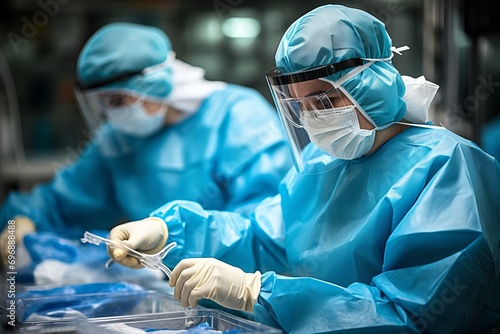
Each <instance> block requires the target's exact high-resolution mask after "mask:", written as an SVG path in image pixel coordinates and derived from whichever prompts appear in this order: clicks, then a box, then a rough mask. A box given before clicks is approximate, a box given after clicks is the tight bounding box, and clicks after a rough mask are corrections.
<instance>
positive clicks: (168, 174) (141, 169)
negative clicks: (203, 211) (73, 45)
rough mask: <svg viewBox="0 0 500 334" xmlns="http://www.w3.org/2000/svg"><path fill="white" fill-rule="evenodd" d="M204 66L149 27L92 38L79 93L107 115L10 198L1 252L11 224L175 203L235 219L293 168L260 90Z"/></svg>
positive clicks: (96, 221) (95, 218)
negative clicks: (72, 150)
mask: <svg viewBox="0 0 500 334" xmlns="http://www.w3.org/2000/svg"><path fill="white" fill-rule="evenodd" d="M204 73H205V72H204V70H203V69H201V68H199V67H195V66H192V65H189V64H187V63H184V62H182V61H180V60H177V59H176V58H175V54H174V53H173V52H172V49H171V43H170V40H169V38H168V37H167V36H166V35H165V33H164V32H163V31H161V30H160V29H158V28H155V27H152V26H144V25H138V24H131V23H113V24H109V25H107V26H104V27H103V28H101V29H100V30H98V31H97V32H96V33H95V34H94V35H93V36H91V38H90V39H89V40H88V42H87V43H86V45H85V46H84V47H83V49H82V51H81V53H80V56H79V58H78V63H77V78H78V82H79V89H78V96H77V97H78V98H79V101H81V102H82V101H83V102H82V105H83V106H84V107H86V109H84V111H85V114H84V115H85V116H86V118H87V119H89V118H90V119H94V120H95V119H98V120H100V119H102V118H103V117H102V116H105V117H104V120H105V121H104V122H103V123H101V124H102V125H101V126H100V127H98V128H96V129H95V130H94V132H93V134H94V135H93V137H92V139H91V140H90V142H89V143H88V145H87V146H86V147H85V149H83V150H82V152H81V155H80V157H79V158H78V159H77V160H76V161H74V162H73V163H71V164H70V165H69V166H67V167H64V168H62V169H61V170H59V171H58V172H57V173H56V175H55V177H54V179H53V180H52V181H51V182H49V183H45V184H40V185H38V186H37V187H35V188H34V189H33V190H32V191H31V192H29V193H20V192H12V193H11V194H9V196H8V198H7V200H6V201H5V203H4V204H3V207H2V208H1V211H0V231H2V230H4V233H3V237H2V238H1V239H2V240H1V241H0V242H1V243H2V250H0V253H2V252H3V253H5V249H4V248H5V247H6V246H7V238H6V237H7V234H8V233H6V232H8V231H11V232H12V231H14V230H15V232H16V234H17V236H22V235H24V234H25V233H28V232H33V231H34V230H35V229H36V230H37V231H57V230H61V229H63V228H67V227H76V228H80V229H82V230H83V229H107V230H109V229H111V228H112V227H113V226H114V225H116V224H117V223H119V222H123V221H127V220H136V219H140V218H144V217H145V216H147V215H148V214H149V213H150V212H151V211H153V210H154V209H156V208H158V207H159V206H160V205H162V204H164V203H166V202H169V201H172V200H176V199H183V200H191V201H196V202H199V203H201V204H202V205H203V206H204V207H206V208H210V209H218V210H231V211H232V210H237V211H239V212H242V213H243V214H244V213H245V212H248V211H249V210H250V209H251V208H252V207H253V206H254V205H255V204H256V203H258V202H260V201H261V200H262V199H263V198H266V197H268V196H274V195H276V194H277V192H278V184H279V181H281V179H282V178H283V176H284V175H285V173H286V172H287V171H288V170H289V169H290V167H291V166H292V165H293V163H292V158H291V156H290V153H289V149H288V146H287V144H286V140H285V134H284V132H283V130H282V128H281V126H280V124H279V118H278V115H277V114H276V111H275V110H274V108H273V107H272V105H271V104H270V103H269V102H267V101H266V100H265V99H264V98H263V97H262V96H261V95H260V94H259V93H258V92H257V91H255V90H253V89H249V88H245V87H241V86H237V85H232V84H227V83H224V82H217V81H208V80H206V79H205V78H204ZM14 217H15V218H16V223H17V224H16V225H17V226H16V228H15V229H14V228H13V226H11V229H10V230H9V229H8V226H7V223H8V221H9V220H11V219H14ZM10 225H11V224H10ZM10 225H9V226H10ZM18 241H19V242H20V241H21V239H19V240H18Z"/></svg>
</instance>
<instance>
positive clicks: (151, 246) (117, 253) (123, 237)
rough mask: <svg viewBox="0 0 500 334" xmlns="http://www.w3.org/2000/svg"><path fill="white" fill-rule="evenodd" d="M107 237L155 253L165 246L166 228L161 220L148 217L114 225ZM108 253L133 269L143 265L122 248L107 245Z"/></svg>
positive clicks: (139, 249)
mask: <svg viewBox="0 0 500 334" xmlns="http://www.w3.org/2000/svg"><path fill="white" fill-rule="evenodd" d="M109 239H111V240H114V241H121V242H122V244H123V245H126V246H128V247H130V248H132V249H134V250H136V251H139V252H142V253H147V254H155V253H158V252H159V251H160V250H162V248H163V247H165V244H166V243H167V239H168V229H167V225H166V224H165V222H164V221H163V220H161V219H160V218H156V217H150V218H146V219H143V220H137V221H133V222H130V223H125V224H122V225H118V226H116V227H115V228H113V229H112V230H111V232H110V234H109ZM108 255H109V256H110V257H111V259H113V261H115V262H117V263H119V264H121V265H123V266H126V267H130V268H134V269H139V268H143V267H144V266H143V265H142V264H141V263H140V262H139V260H138V259H137V258H135V257H133V256H130V255H127V253H126V251H125V250H123V249H120V248H112V247H109V246H108Z"/></svg>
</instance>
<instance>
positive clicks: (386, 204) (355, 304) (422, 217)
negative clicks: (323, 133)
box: [152, 128, 500, 333]
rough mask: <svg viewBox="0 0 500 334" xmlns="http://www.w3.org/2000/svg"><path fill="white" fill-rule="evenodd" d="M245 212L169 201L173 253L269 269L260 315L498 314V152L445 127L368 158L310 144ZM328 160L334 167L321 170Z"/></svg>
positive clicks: (461, 321) (290, 323)
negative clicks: (304, 159) (302, 166)
mask: <svg viewBox="0 0 500 334" xmlns="http://www.w3.org/2000/svg"><path fill="white" fill-rule="evenodd" d="M308 149H309V151H308V152H307V154H308V157H309V160H308V165H307V166H306V168H307V170H308V171H309V172H316V174H312V173H311V174H308V175H306V174H297V173H295V172H294V171H293V170H292V171H291V172H290V173H289V174H288V175H287V176H286V177H285V179H284V180H283V182H282V184H281V186H280V194H279V195H277V196H275V197H272V198H268V199H266V200H264V201H263V202H261V203H260V204H259V206H258V207H257V208H256V209H255V211H254V213H253V214H251V215H250V216H249V218H245V217H243V216H241V215H239V214H237V213H231V212H219V211H205V210H204V209H203V208H202V207H201V206H199V205H198V204H196V203H192V202H173V203H168V204H166V205H164V206H163V207H161V208H159V209H158V210H156V211H155V212H153V213H152V215H153V216H157V217H161V218H162V219H164V220H165V222H166V224H167V226H168V228H169V242H172V241H177V243H178V247H176V248H175V249H174V250H173V251H172V252H171V253H169V256H168V258H166V264H167V265H169V266H171V267H173V266H175V265H176V263H177V262H178V261H179V260H180V259H182V258H185V257H209V256H213V257H216V258H219V259H221V260H223V261H226V262H227V263H230V264H232V265H235V266H238V267H240V268H242V269H244V270H245V271H247V272H250V271H254V270H260V271H262V272H264V274H263V275H262V279H261V282H262V287H261V291H260V295H259V298H258V300H257V304H256V305H255V308H254V315H255V319H256V320H257V321H259V322H263V323H266V324H269V325H274V326H278V327H281V328H282V329H284V330H285V331H286V332H295V333H313V332H314V333H320V332H334V333H421V332H429V333H462V332H466V333H476V332H478V331H480V330H484V329H486V328H488V327H491V326H495V325H496V326H498V325H500V280H499V277H500V165H499V164H498V163H497V162H496V160H495V159H493V158H492V157H491V156H489V155H487V154H485V153H484V152H483V151H482V150H481V149H479V148H478V147H477V146H476V145H475V144H473V143H471V142H469V141H467V140H465V139H463V138H461V137H459V136H457V135H455V134H453V133H451V132H449V131H447V130H444V129H422V128H409V129H407V130H405V131H403V132H402V133H400V134H399V135H397V136H396V137H394V138H392V139H391V140H390V141H388V142H387V143H386V144H384V145H383V146H382V147H381V148H379V150H378V151H377V152H375V153H374V154H371V155H367V156H365V157H363V158H360V159H357V160H352V161H343V160H339V159H335V158H327V157H325V155H323V154H319V153H320V151H319V149H317V148H315V147H314V146H312V145H311V146H309V147H308ZM321 170H323V173H319V172H320V171H321Z"/></svg>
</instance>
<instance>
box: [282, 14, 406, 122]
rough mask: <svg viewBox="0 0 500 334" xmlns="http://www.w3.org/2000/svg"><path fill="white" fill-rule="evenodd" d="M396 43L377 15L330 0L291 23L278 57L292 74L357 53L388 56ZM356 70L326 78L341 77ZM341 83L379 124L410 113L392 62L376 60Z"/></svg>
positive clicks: (285, 70) (353, 56)
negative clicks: (327, 3) (330, 2)
mask: <svg viewBox="0 0 500 334" xmlns="http://www.w3.org/2000/svg"><path fill="white" fill-rule="evenodd" d="M391 46H392V40H391V38H390V36H389V34H388V33H387V31H386V30H385V26H384V24H383V23H382V22H381V21H379V20H378V19H377V18H375V17H373V16H372V15H370V14H368V13H366V12H364V11H362V10H359V9H354V8H348V7H344V6H340V5H325V6H321V7H318V8H316V9H314V10H312V11H310V12H309V13H307V14H305V15H304V16H302V17H301V18H299V19H298V20H297V21H295V22H294V23H293V24H292V25H291V26H290V27H289V28H288V30H287V31H286V33H285V35H284V36H283V38H282V39H281V42H280V44H279V46H278V50H277V52H276V57H275V60H276V66H277V67H278V69H279V70H280V71H281V72H282V73H290V72H295V71H301V70H307V69H311V68H314V67H318V66H324V65H328V64H332V63H337V62H340V61H343V60H346V59H352V58H362V59H373V58H376V59H382V58H389V57H391V55H392V51H391ZM351 70H352V68H349V69H346V70H343V71H340V72H338V73H335V74H334V75H332V76H330V77H327V78H326V79H328V80H332V81H336V80H338V79H339V78H341V77H342V76H344V75H346V74H347V73H348V72H349V71H351ZM342 87H344V88H345V90H346V91H347V93H349V94H350V95H351V97H352V99H354V101H353V102H356V103H357V104H358V105H359V106H360V107H361V108H362V109H363V110H364V112H365V113H366V114H367V115H368V116H369V117H370V118H371V119H372V120H373V121H374V122H375V125H377V126H383V125H385V124H388V123H391V122H393V121H399V120H401V119H402V118H403V116H404V114H405V113H406V104H405V102H404V101H403V95H404V93H405V86H404V83H403V80H402V79H401V75H400V74H399V72H398V70H396V68H395V67H394V66H393V65H392V63H391V62H390V61H377V62H375V63H374V64H373V65H371V66H370V67H368V68H367V69H365V70H364V71H362V72H361V73H359V74H357V75H355V76H354V77H353V78H351V79H349V80H347V81H346V82H345V83H344V84H343V85H342Z"/></svg>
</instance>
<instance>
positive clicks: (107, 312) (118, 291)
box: [17, 273, 146, 321]
mask: <svg viewBox="0 0 500 334" xmlns="http://www.w3.org/2000/svg"><path fill="white" fill-rule="evenodd" d="M84 274H85V273H82V275H84ZM145 295H146V290H145V289H144V288H142V287H141V286H139V285H136V284H130V283H125V282H111V283H89V284H75V285H65V286H61V287H56V288H52V289H41V290H30V291H25V292H20V293H18V294H17V300H18V309H19V317H20V320H21V321H26V320H27V319H28V318H30V317H32V316H33V315H36V316H42V317H43V316H49V317H55V318H63V317H66V314H67V313H70V314H76V312H78V314H81V315H82V316H86V317H106V316H115V315H126V314H129V312H130V311H131V310H132V309H133V308H134V307H135V306H136V305H138V304H139V303H140V302H141V300H142V299H143V297H144V296H145Z"/></svg>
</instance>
